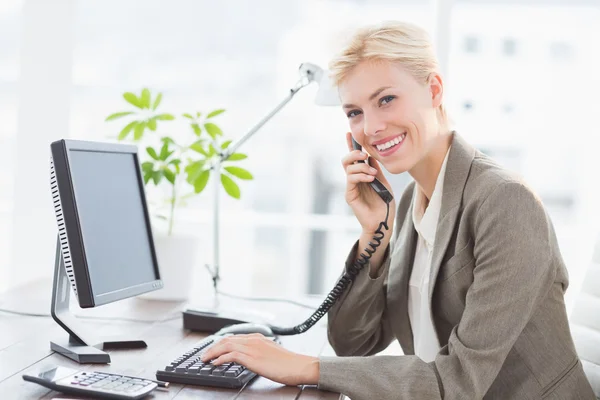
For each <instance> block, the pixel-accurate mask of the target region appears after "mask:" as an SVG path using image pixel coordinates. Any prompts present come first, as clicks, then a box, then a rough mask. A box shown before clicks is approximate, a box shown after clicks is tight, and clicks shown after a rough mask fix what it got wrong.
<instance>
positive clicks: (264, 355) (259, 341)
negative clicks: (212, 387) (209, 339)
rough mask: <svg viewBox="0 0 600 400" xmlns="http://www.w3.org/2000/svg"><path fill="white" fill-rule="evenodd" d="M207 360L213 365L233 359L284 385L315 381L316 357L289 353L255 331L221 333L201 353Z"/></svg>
mask: <svg viewBox="0 0 600 400" xmlns="http://www.w3.org/2000/svg"><path fill="white" fill-rule="evenodd" d="M210 360H214V361H213V364H215V365H221V364H224V363H228V362H236V363H238V364H241V365H243V366H244V367H246V368H248V369H249V370H251V371H253V372H255V373H257V374H258V375H260V376H264V377H265V378H267V379H270V380H272V381H275V382H279V383H283V384H284V385H290V386H296V385H316V384H317V383H318V382H319V359H318V358H316V357H310V356H305V355H302V354H296V353H292V352H291V351H289V350H286V349H284V348H283V347H281V346H280V345H278V344H277V343H275V342H273V340H271V339H269V338H266V337H265V336H263V335H261V334H259V333H253V334H250V335H233V336H227V337H225V338H224V339H222V340H220V341H219V342H217V343H216V344H215V345H213V346H211V347H210V348H209V349H208V350H207V351H206V352H205V353H204V354H203V355H202V361H204V362H206V361H210Z"/></svg>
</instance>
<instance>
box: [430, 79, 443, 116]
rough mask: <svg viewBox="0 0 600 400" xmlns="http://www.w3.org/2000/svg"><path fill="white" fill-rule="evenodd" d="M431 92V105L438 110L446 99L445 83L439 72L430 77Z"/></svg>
mask: <svg viewBox="0 0 600 400" xmlns="http://www.w3.org/2000/svg"><path fill="white" fill-rule="evenodd" d="M428 84H429V92H430V93H431V105H432V106H433V108H438V107H439V106H440V105H441V104H442V100H443V97H444V83H443V82H442V77H441V76H440V74H438V73H437V72H433V73H432V74H431V75H429V79H428Z"/></svg>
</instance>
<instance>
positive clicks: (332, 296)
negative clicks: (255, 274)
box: [271, 197, 391, 336]
mask: <svg viewBox="0 0 600 400" xmlns="http://www.w3.org/2000/svg"><path fill="white" fill-rule="evenodd" d="M384 201H385V203H386V205H387V212H386V214H385V220H384V221H383V222H380V223H379V226H378V227H377V230H376V231H375V236H373V239H372V241H370V242H369V245H368V247H367V248H366V249H365V250H364V253H360V256H359V258H358V260H357V261H356V262H355V263H354V264H352V265H350V266H349V267H348V268H347V269H346V271H345V272H344V275H342V277H341V278H340V280H339V281H338V282H337V283H336V285H335V287H334V288H333V289H332V290H331V292H329V294H328V295H327V297H326V298H325V300H324V301H323V303H321V305H320V306H319V308H318V309H317V310H316V311H315V312H314V313H313V314H312V315H311V316H310V317H309V318H308V319H307V320H306V321H304V322H303V323H301V324H300V325H296V326H294V327H291V328H281V327H277V326H271V330H272V331H273V333H274V334H276V335H280V336H290V335H298V334H300V333H304V332H306V331H307V330H309V329H310V328H312V327H313V326H314V325H315V324H316V323H317V322H318V321H319V320H320V319H321V318H323V317H324V316H325V314H327V312H328V311H329V310H330V309H331V307H333V305H334V304H335V303H336V302H337V301H338V300H339V299H340V297H341V296H342V294H344V292H345V291H346V290H347V289H348V287H349V286H350V284H351V283H352V282H353V281H354V279H356V276H357V275H358V273H359V272H360V271H361V270H362V269H363V268H364V267H365V266H366V265H367V263H368V262H369V260H370V259H371V257H372V256H373V253H375V251H376V250H377V247H379V246H380V245H381V242H382V240H383V238H384V236H385V233H384V232H383V230H382V228H385V230H389V229H390V228H389V227H388V224H387V220H388V217H389V215H390V201H391V197H388V198H387V199H384ZM365 253H367V254H365Z"/></svg>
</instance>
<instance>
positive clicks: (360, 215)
mask: <svg viewBox="0 0 600 400" xmlns="http://www.w3.org/2000/svg"><path fill="white" fill-rule="evenodd" d="M346 139H347V142H348V149H349V150H350V153H348V154H347V155H346V156H344V158H342V165H343V167H344V170H345V171H346V202H347V203H348V205H349V206H350V207H351V208H352V211H353V212H354V215H355V216H356V218H357V219H358V221H359V222H360V225H361V226H362V230H363V233H365V234H370V235H372V234H374V233H375V231H376V230H377V229H378V228H379V224H380V223H381V222H382V221H383V220H384V219H385V214H386V211H387V206H386V204H385V202H384V201H383V200H382V199H381V197H379V195H378V194H377V193H376V192H375V190H373V188H371V186H370V185H369V183H370V182H373V180H374V179H375V178H377V179H378V180H379V181H380V182H381V183H383V185H385V187H386V188H387V189H388V190H389V192H390V193H392V190H391V187H390V184H389V182H388V181H387V179H386V178H385V176H384V175H383V172H382V170H381V167H380V166H379V163H378V162H377V160H375V159H374V158H373V157H368V163H366V162H364V163H357V161H365V160H367V154H366V153H363V152H362V151H360V150H354V149H353V147H352V134H351V133H350V132H348V133H347V134H346ZM395 212H396V205H395V201H394V200H392V202H390V214H389V216H388V225H389V226H390V228H391V225H392V222H393V221H394V214H395Z"/></svg>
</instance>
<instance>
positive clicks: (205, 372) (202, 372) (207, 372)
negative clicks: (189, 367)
mask: <svg viewBox="0 0 600 400" xmlns="http://www.w3.org/2000/svg"><path fill="white" fill-rule="evenodd" d="M213 368H214V367H213V366H212V365H207V366H206V367H203V368H202V369H201V370H200V375H210V372H211V371H212V370H213Z"/></svg>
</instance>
